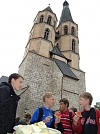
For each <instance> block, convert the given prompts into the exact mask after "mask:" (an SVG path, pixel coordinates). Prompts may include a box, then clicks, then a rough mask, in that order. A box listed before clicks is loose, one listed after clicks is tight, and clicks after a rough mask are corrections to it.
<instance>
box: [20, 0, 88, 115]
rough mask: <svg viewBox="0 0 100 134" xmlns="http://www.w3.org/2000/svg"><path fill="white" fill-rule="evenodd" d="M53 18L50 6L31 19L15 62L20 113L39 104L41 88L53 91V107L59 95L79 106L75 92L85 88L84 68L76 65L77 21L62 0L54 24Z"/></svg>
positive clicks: (56, 104)
mask: <svg viewBox="0 0 100 134" xmlns="http://www.w3.org/2000/svg"><path fill="white" fill-rule="evenodd" d="M57 21H58V20H57V17H56V14H55V13H54V12H53V11H52V9H51V7H50V6H48V7H47V8H45V9H44V10H42V11H39V12H38V13H37V15H36V17H35V19H34V23H33V26H32V29H31V31H30V34H29V39H28V43H27V45H26V47H25V53H24V57H23V60H22V62H21V64H20V66H19V74H21V75H22V76H23V77H24V86H23V90H21V91H18V94H19V95H20V97H21V99H20V101H19V106H18V111H17V114H18V115H20V116H23V115H24V112H28V113H32V112H33V110H34V109H35V108H36V107H40V106H41V105H42V103H43V101H42V95H43V93H45V92H53V93H54V94H55V100H56V102H55V105H54V107H53V110H58V109H59V100H60V99H61V98H67V99H68V100H69V103H70V107H76V108H77V109H79V103H78V99H79V94H80V93H82V92H83V91H85V90H86V88H85V72H84V71H82V70H81V69H80V67H79V60H80V58H79V57H80V56H79V39H78V25H77V24H76V23H75V22H74V21H73V19H72V16H71V12H70V9H69V4H68V2H67V1H66V0H65V2H64V3H63V10H62V14H61V18H60V21H59V24H58V26H57Z"/></svg>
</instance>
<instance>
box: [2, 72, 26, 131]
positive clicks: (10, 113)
mask: <svg viewBox="0 0 100 134" xmlns="http://www.w3.org/2000/svg"><path fill="white" fill-rule="evenodd" d="M23 80H24V78H23V77H22V76H21V75H19V74H17V73H13V74H11V75H10V76H9V78H8V83H7V82H2V83H1V84H0V133H1V134H7V133H12V132H13V131H14V130H13V126H14V124H15V117H16V109H17V104H18V101H19V99H20V97H19V96H18V95H16V94H15V92H14V90H20V89H21V87H22V83H23Z"/></svg>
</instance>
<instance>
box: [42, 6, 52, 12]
mask: <svg viewBox="0 0 100 134" xmlns="http://www.w3.org/2000/svg"><path fill="white" fill-rule="evenodd" d="M44 10H47V11H50V12H52V13H53V11H52V9H51V8H50V6H48V7H47V8H45V9H44Z"/></svg>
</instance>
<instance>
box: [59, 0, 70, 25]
mask: <svg viewBox="0 0 100 134" xmlns="http://www.w3.org/2000/svg"><path fill="white" fill-rule="evenodd" d="M65 21H72V22H73V19H72V16H71V12H70V9H69V4H68V2H67V1H66V0H65V2H64V3H63V10H62V14H61V17H60V21H59V24H60V23H62V22H65Z"/></svg>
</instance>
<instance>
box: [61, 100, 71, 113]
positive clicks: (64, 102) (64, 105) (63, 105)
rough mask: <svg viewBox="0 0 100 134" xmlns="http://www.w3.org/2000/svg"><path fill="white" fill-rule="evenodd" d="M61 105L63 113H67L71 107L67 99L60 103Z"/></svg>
mask: <svg viewBox="0 0 100 134" xmlns="http://www.w3.org/2000/svg"><path fill="white" fill-rule="evenodd" d="M59 104H60V110H61V111H66V110H67V108H68V107H69V101H68V100H67V99H66V98H62V99H61V100H60V101H59Z"/></svg>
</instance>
